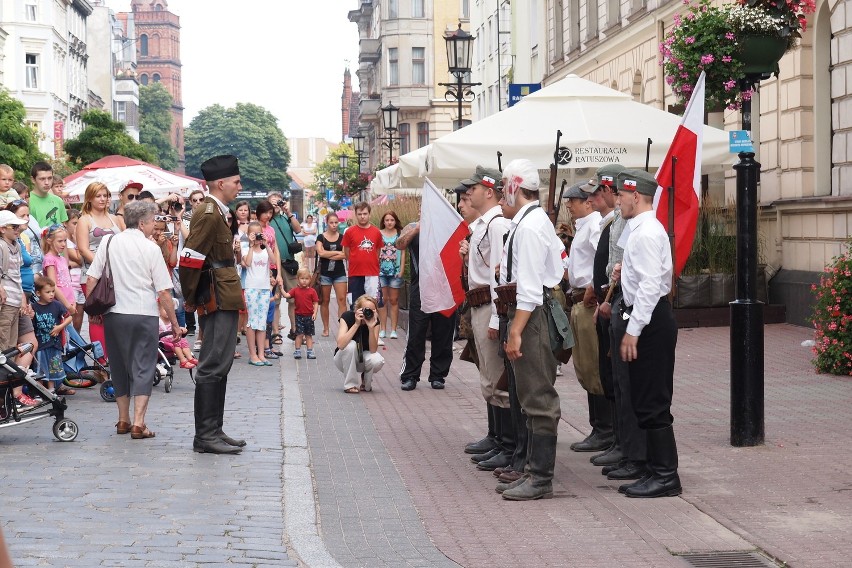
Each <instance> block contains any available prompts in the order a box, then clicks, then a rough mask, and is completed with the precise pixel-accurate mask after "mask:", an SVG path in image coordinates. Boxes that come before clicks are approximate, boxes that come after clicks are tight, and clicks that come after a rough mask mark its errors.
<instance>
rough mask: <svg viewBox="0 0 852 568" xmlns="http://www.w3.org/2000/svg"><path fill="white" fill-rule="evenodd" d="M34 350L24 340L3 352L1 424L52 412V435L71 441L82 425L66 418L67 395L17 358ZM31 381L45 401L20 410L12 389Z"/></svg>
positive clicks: (22, 421) (32, 388) (33, 389)
mask: <svg viewBox="0 0 852 568" xmlns="http://www.w3.org/2000/svg"><path fill="white" fill-rule="evenodd" d="M32 350H33V345H32V343H24V344H23V345H21V346H20V348H18V347H13V348H12V349H7V350H6V351H3V353H2V354H0V428H8V427H10V426H16V425H18V424H25V423H27V422H33V421H34V420H40V419H42V418H48V417H50V416H53V417H54V418H55V421H54V423H53V435H54V436H56V439H57V440H59V441H60V442H71V441H73V440H74V439H76V438H77V434H78V433H79V431H80V430H79V428H78V427H77V423H76V422H74V421H73V420H71V419H68V418H65V410H67V409H68V405H66V404H65V397H63V396H56V395H55V394H53V393H52V392H50V391H49V390H47V389H46V388H44V387H43V386H42V384H41V383H40V382H39V381H38V378H39V377H38V376H37V375H34V374H30V373H28V372H27V371H25V370H23V369H21V368H20V367H18V366H17V365H16V364H15V362H14V358H15V357H17V356H18V355H20V354H21V353H29V352H31V351H32ZM24 384H26V385H28V386H29V388H30V392H33V393H37V394H38V395H39V396H40V397H41V400H42V402H40V403H39V404H37V405H36V406H31V407H29V408H22V409H20V410H18V408H17V407H16V406H15V399H14V397H13V396H12V389H14V388H15V387H18V386H21V385H24Z"/></svg>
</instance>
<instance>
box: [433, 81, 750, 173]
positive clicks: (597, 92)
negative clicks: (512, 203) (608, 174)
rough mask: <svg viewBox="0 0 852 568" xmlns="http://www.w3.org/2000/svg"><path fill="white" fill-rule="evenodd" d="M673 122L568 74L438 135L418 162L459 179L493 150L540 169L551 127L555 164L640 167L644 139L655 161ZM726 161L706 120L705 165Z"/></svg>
mask: <svg viewBox="0 0 852 568" xmlns="http://www.w3.org/2000/svg"><path fill="white" fill-rule="evenodd" d="M680 122H681V117H680V116H677V115H674V114H671V113H668V112H665V111H662V110H659V109H656V108H654V107H651V106H648V105H644V104H641V103H637V102H635V101H634V100H633V99H632V97H630V96H629V95H626V94H624V93H621V92H619V91H615V90H613V89H610V88H607V87H603V86H601V85H598V84H597V83H593V82H591V81H587V80H585V79H581V78H580V77H578V76H576V75H569V76H568V77H566V78H565V79H562V80H561V81H558V82H556V83H554V84H552V85H549V86H547V87H544V88H543V89H541V90H539V91H537V92H535V93H533V94H531V95H528V96H526V97H524V99H523V100H522V101H521V102H519V103H518V104H516V105H515V106H513V107H510V108H508V109H506V110H504V111H502V112H499V113H497V114H494V115H491V116H489V117H486V118H484V119H482V120H480V121H478V122H474V123H473V124H470V125H468V126H466V127H464V128H462V129H460V130H457V131H455V132H453V133H451V134H447V135H446V136H443V137H441V138H439V139H438V140H436V141H435V142H433V143H432V145H431V149H430V153H429V156H428V157H427V159H426V160H425V161H424V164H426V165H427V166H428V168H429V170H430V171H428V172H427V173H428V175H429V178H430V179H433V176H434V177H438V178H451V179H452V178H457V179H463V178H464V177H465V176H467V175H468V174H469V173H470V172H471V165H474V166H475V165H476V164H480V165H483V166H488V167H496V166H497V151H500V152H502V153H503V163H504V164H506V163H508V162H509V161H511V160H514V159H516V158H526V159H528V160H531V161H532V162H533V163H535V165H536V166H537V167H538V168H539V169H540V170H545V169H547V168H548V167H549V166H550V164H551V163H552V162H553V154H554V151H555V147H556V131H557V129H558V130H561V131H562V138H561V140H560V146H561V147H562V148H563V149H564V150H563V152H562V155H563V156H564V160H563V161H564V163H561V164H559V168H571V169H578V168H597V167H598V166H601V165H603V164H607V163H611V162H616V163H620V164H622V165H624V166H625V167H634V168H639V167H644V166H645V152H646V148H647V142H648V139H649V138H650V139H651V140H652V141H653V144H652V145H651V152H650V160H649V165H650V167H651V168H657V167H659V166H660V164H661V162H662V160H663V159H664V158H665V155H666V151H667V150H668V147H669V144H671V141H672V138H674V134H675V132H676V131H677V128H678V126H679V125H680ZM733 161H734V155H733V154H731V153H730V152H729V149H728V133H727V132H725V131H724V130H720V129H718V128H713V127H711V126H705V127H704V146H703V154H702V165H703V167H704V169H707V167H708V166H718V165H727V164H731V163H732V162H733Z"/></svg>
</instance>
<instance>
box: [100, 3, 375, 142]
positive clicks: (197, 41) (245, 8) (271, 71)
mask: <svg viewBox="0 0 852 568" xmlns="http://www.w3.org/2000/svg"><path fill="white" fill-rule="evenodd" d="M106 4H107V6H109V7H110V8H112V9H113V10H115V11H117V12H122V11H129V10H130V0H106ZM168 5H169V11H170V12H172V13H174V14H176V15H178V16H180V24H181V63H182V64H183V71H182V79H183V106H184V108H185V110H184V123H185V125H186V126H189V123H190V121H191V120H192V118H193V117H194V116H195V115H196V114H198V112H199V111H200V110H201V109H203V108H205V107H208V106H210V105H213V104H216V103H218V104H221V105H223V106H226V107H232V106H234V105H235V104H236V103H238V102H247V103H254V104H257V105H260V106H262V107H264V108H266V109H267V110H269V111H270V112H272V114H274V115H275V116H276V117H277V118H278V126H279V127H280V128H281V130H282V131H283V132H284V135H285V136H287V137H288V138H295V137H317V138H326V139H328V140H330V141H332V142H337V141H339V140H340V136H341V131H340V102H341V101H340V96H341V93H342V89H343V71H344V69H346V66H347V60H348V65H349V69H350V71H351V72H352V81H353V87H354V89H355V90H357V89H358V78H357V76H355V71H356V70H357V69H358V27H357V26H356V25H355V24H353V23H351V22H349V20H348V19H347V17H346V15H347V13H348V11H349V10H352V9H355V8H357V7H358V6H359V5H360V0H310V1H306V2H305V1H300V0H238V1H237V2H233V1H226V0H169V1H168Z"/></svg>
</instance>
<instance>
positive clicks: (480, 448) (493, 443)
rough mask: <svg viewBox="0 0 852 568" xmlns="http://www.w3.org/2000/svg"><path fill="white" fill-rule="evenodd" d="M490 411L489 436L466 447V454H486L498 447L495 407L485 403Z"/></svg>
mask: <svg viewBox="0 0 852 568" xmlns="http://www.w3.org/2000/svg"><path fill="white" fill-rule="evenodd" d="M485 406H486V409H487V410H488V434H486V435H485V437H484V438H482V439H481V440H478V441H476V442H471V443H469V444H468V445H466V446H465V447H464V453H466V454H484V453H487V452H490V451H491V450H493V449H494V448H496V447H497V430H496V418H495V414H494V408H495V407H494V405H492V404H488V403H487V402H486V403H485Z"/></svg>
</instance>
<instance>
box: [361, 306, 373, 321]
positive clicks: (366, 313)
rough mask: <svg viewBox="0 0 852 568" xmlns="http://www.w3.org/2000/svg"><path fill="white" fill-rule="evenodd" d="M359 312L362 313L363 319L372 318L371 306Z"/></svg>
mask: <svg viewBox="0 0 852 568" xmlns="http://www.w3.org/2000/svg"><path fill="white" fill-rule="evenodd" d="M361 313H362V314H364V319H367V320H371V319H373V316H374V315H375V312H374V311H373V308H364V309H363V310H362V312H361Z"/></svg>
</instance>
